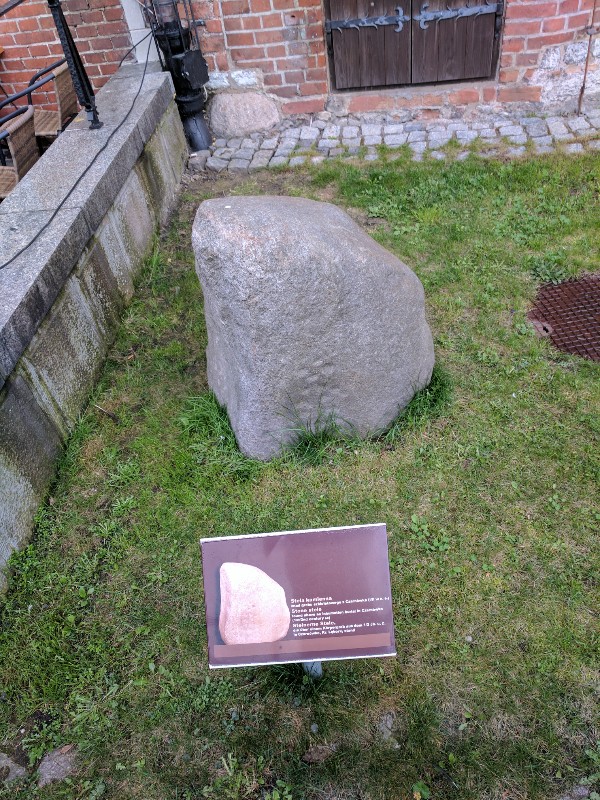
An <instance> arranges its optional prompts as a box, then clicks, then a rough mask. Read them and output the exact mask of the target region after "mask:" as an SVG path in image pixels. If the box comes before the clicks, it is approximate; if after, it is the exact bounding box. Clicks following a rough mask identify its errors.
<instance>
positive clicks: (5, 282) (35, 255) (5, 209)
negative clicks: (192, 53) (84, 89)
mask: <svg viewBox="0 0 600 800" xmlns="http://www.w3.org/2000/svg"><path fill="white" fill-rule="evenodd" d="M143 72H144V69H143V65H140V64H138V65H127V66H126V67H122V68H121V69H120V70H119V71H118V72H117V74H116V75H115V76H113V78H111V80H110V81H109V82H108V83H107V84H106V85H105V86H104V87H103V88H102V89H101V90H100V92H99V93H98V96H97V98H96V99H97V105H98V111H99V115H100V119H101V120H102V122H103V127H102V128H100V129H99V130H93V131H92V130H90V129H89V123H88V121H87V120H86V119H85V118H84V115H83V113H82V114H80V115H79V117H77V118H76V120H75V121H74V122H73V123H72V124H71V125H70V126H69V128H68V129H67V130H66V131H65V132H64V133H63V134H61V135H60V136H59V137H58V139H57V140H56V142H54V144H53V145H52V147H51V148H50V149H49V150H48V151H47V152H46V153H45V154H44V156H43V157H42V158H41V159H40V160H39V161H38V162H37V163H36V164H35V165H34V166H33V167H32V169H31V170H30V171H29V172H28V173H27V175H25V177H24V178H23V179H22V180H21V181H20V182H19V183H18V184H17V186H16V187H15V189H14V190H13V191H12V192H11V193H10V195H9V197H8V198H7V199H6V200H4V202H3V203H2V204H0V266H1V265H3V264H5V263H6V262H8V261H10V259H11V258H14V256H15V254H16V253H18V252H19V250H20V249H21V248H22V247H23V246H24V245H26V244H27V243H28V242H30V241H32V240H33V238H34V237H35V236H36V235H37V234H38V233H40V232H41V233H40V235H39V238H37V239H36V241H35V242H34V243H33V244H32V245H31V246H30V247H28V248H27V249H26V250H25V251H24V252H23V253H22V254H21V255H19V256H18V257H17V258H16V259H15V261H14V262H13V263H10V264H9V266H7V267H5V268H3V269H2V268H0V387H2V385H3V384H4V382H5V381H6V378H7V377H8V375H10V373H11V371H12V369H13V368H14V366H15V365H16V363H17V361H18V359H19V358H20V356H21V355H22V353H23V352H24V351H25V349H26V348H27V346H28V344H29V342H30V341H31V338H32V337H33V335H34V333H35V331H36V330H37V328H38V327H39V325H40V323H41V322H42V320H43V319H44V317H45V316H46V314H47V313H48V311H49V309H50V308H51V306H52V303H53V302H54V300H55V299H56V297H57V295H58V293H59V291H60V289H61V287H62V285H63V284H64V281H65V279H66V278H67V277H68V275H69V274H70V272H71V270H72V269H73V267H74V266H75V264H76V263H77V261H78V259H79V257H80V256H81V253H82V252H83V250H84V248H85V246H86V244H87V242H88V241H89V239H90V237H91V236H92V234H93V232H94V230H95V229H96V228H97V226H98V225H99V224H100V221H101V220H102V218H103V216H104V215H105V214H106V212H107V211H108V209H109V208H110V207H111V205H112V203H113V202H114V200H115V198H116V197H117V195H118V193H119V191H120V190H121V188H122V186H123V184H124V183H125V181H126V179H127V176H128V175H129V173H130V172H131V170H132V169H133V167H134V165H135V163H136V161H137V160H138V158H139V157H140V155H141V153H142V151H143V148H144V146H145V144H146V142H147V141H148V140H149V139H150V136H151V135H152V133H153V132H154V130H155V129H156V127H157V125H158V123H159V121H160V119H161V118H162V117H163V115H164V113H165V111H166V110H167V108H168V107H169V104H170V103H172V101H173V83H172V80H171V76H170V75H169V74H168V73H166V72H154V71H148V72H147V73H146V75H145V77H144V81H143V85H142V87H141V89H140V80H141V78H142V75H143ZM138 91H139V94H138ZM136 95H137V99H136V100H135V104H134V106H133V109H132V110H131V113H130V114H129V117H127V114H128V112H129V110H130V108H131V106H132V103H133V100H134V98H136ZM126 117H127V118H126ZM119 125H121V127H120V128H119V130H118V131H117V132H116V133H115V129H116V128H117V126H119ZM111 137H112V138H111ZM94 159H96V160H95V161H94ZM79 178H81V180H79V183H77V186H75V188H73V187H74V185H75V183H76V182H77V181H78V179H79ZM63 201H64V202H63ZM61 202H63V205H62V207H61V208H60V210H59V212H58V214H57V215H56V217H55V218H54V219H53V220H52V222H50V220H51V218H52V214H53V213H54V211H55V210H56V208H57V207H58V206H59V204H60V203H61Z"/></svg>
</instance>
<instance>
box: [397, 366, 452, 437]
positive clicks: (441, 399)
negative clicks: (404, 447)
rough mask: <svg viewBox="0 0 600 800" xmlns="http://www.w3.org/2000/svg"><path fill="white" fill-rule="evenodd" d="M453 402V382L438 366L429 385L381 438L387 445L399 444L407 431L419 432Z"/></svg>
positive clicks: (434, 369)
mask: <svg viewBox="0 0 600 800" xmlns="http://www.w3.org/2000/svg"><path fill="white" fill-rule="evenodd" d="M451 400H452V380H451V378H450V375H449V373H448V372H447V370H445V369H444V367H442V366H440V365H439V364H436V365H435V367H434V368H433V373H432V375H431V380H430V382H429V384H428V385H427V386H426V387H425V388H424V389H421V390H420V391H419V392H417V393H416V394H415V396H414V397H413V398H412V400H411V401H410V403H409V404H408V405H407V407H406V408H405V409H404V410H403V411H401V412H400V414H399V415H398V417H397V418H396V420H395V421H394V422H393V424H392V425H391V427H390V428H389V430H388V431H386V433H384V434H383V436H382V437H381V438H382V440H383V441H384V442H386V443H387V444H391V445H394V444H396V443H397V442H399V441H400V440H401V439H402V437H403V435H404V434H405V433H406V431H409V430H418V429H420V428H422V427H423V426H424V425H425V424H426V423H427V422H428V421H429V420H433V419H436V418H437V417H439V416H441V415H442V414H443V413H444V412H445V411H446V410H447V408H448V407H449V405H450V403H451Z"/></svg>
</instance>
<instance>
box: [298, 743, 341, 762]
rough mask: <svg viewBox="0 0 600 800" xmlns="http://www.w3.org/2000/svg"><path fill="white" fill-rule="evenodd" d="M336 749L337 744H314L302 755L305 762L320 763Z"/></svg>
mask: <svg viewBox="0 0 600 800" xmlns="http://www.w3.org/2000/svg"><path fill="white" fill-rule="evenodd" d="M337 749H338V746H337V744H316V745H315V746H314V747H310V748H309V749H308V750H307V751H306V753H304V755H303V756H302V761H304V763H305V764H322V763H323V761H325V760H326V759H328V758H329V757H330V756H332V755H333V754H334V753H335V752H336V750H337Z"/></svg>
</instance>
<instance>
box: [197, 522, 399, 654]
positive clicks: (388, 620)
mask: <svg viewBox="0 0 600 800" xmlns="http://www.w3.org/2000/svg"><path fill="white" fill-rule="evenodd" d="M202 567H203V572H204V597H205V603H206V625H207V630H208V660H209V666H210V667H240V666H251V665H255V664H285V663H290V662H296V661H318V660H336V659H345V658H372V657H375V656H394V655H396V650H395V643H394V620H393V615H392V602H391V587H390V570H389V562H388V547H387V534H386V527H385V525H384V524H377V525H354V526H351V527H347V528H320V529H316V530H306V531H285V532H280V533H261V534H250V535H247V536H227V537H221V538H215V539H202Z"/></svg>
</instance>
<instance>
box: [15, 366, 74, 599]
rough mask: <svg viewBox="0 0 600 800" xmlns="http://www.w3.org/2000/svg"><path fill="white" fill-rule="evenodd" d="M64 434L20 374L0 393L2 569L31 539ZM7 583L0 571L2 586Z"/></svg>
mask: <svg viewBox="0 0 600 800" xmlns="http://www.w3.org/2000/svg"><path fill="white" fill-rule="evenodd" d="M61 449H62V436H61V433H60V431H59V430H58V429H57V428H56V426H55V425H54V424H53V422H52V420H51V419H50V418H49V417H48V416H47V415H46V414H45V413H44V412H43V410H42V409H41V408H40V406H39V405H38V404H37V402H36V400H35V397H34V395H33V392H32V390H31V387H30V386H29V385H28V383H27V381H26V380H25V379H24V377H23V376H22V375H13V376H12V377H11V378H10V380H9V381H8V382H7V383H6V384H5V385H4V387H3V389H2V390H1V391H0V566H1V567H4V565H5V564H6V562H7V561H8V558H9V556H10V554H11V552H12V551H13V550H15V549H17V548H18V547H21V546H22V545H23V544H24V543H25V542H26V541H27V538H28V537H29V535H30V532H31V526H32V524H33V518H34V516H35V512H36V510H37V508H38V505H39V504H40V502H41V501H42V499H43V496H44V493H45V491H46V489H47V487H48V485H49V483H50V481H51V480H52V477H53V475H54V468H55V463H56V459H57V458H58V456H59V455H60V452H61ZM4 586H5V579H4V576H3V575H2V574H1V573H0V588H2V589H3V588H4Z"/></svg>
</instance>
